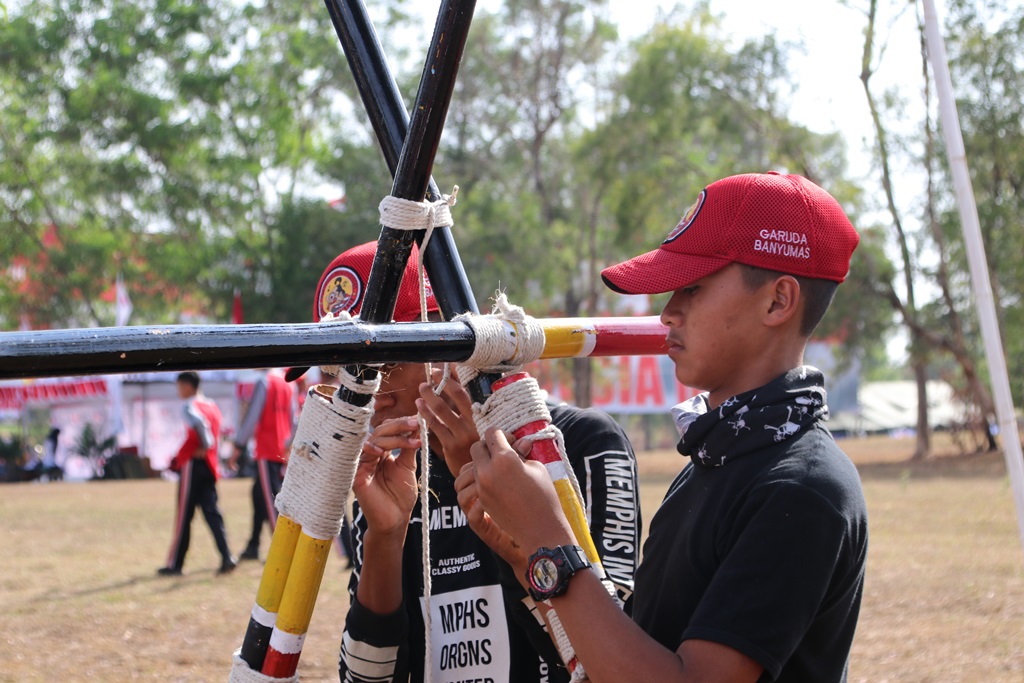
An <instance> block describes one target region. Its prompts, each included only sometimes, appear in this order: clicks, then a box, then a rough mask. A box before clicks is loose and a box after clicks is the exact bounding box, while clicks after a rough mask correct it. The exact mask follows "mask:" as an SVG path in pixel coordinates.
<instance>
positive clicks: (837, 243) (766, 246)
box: [601, 171, 860, 294]
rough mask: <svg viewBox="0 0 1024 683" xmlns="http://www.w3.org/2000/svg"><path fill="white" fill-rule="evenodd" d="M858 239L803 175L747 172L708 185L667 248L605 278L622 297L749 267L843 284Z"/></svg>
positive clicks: (630, 262) (830, 202) (610, 270)
mask: <svg viewBox="0 0 1024 683" xmlns="http://www.w3.org/2000/svg"><path fill="white" fill-rule="evenodd" d="M858 241H860V236H859V235H858V234H857V231H856V230H855V229H854V227H853V225H852V224H851V223H850V219H849V218H847V217H846V212H845V211H843V207H841V206H840V205H839V202H837V201H836V200H835V198H834V197H832V195H830V194H829V193H828V192H826V191H825V190H823V189H821V188H820V187H818V186H817V185H815V184H814V183H812V182H811V181H809V180H807V179H806V178H804V177H803V176H799V175H781V174H779V173H777V172H775V171H769V172H768V173H746V174H742V175H734V176H729V177H728V178H723V179H722V180H718V181H716V182H714V183H712V184H710V185H708V186H707V187H706V188H704V189H703V190H702V191H701V193H700V195H698V196H697V201H695V202H694V203H693V204H692V205H691V206H690V208H689V209H687V210H686V213H684V214H683V217H682V218H681V219H680V221H679V223H678V225H676V226H675V227H674V228H673V229H672V230H671V231H670V232H669V234H668V237H667V238H666V239H665V241H664V242H662V243H661V246H659V247H658V248H657V249H655V250H653V251H649V252H647V253H645V254H640V255H639V256H635V257H633V258H631V259H629V260H628V261H624V262H622V263H619V264H617V265H614V266H609V267H608V268H605V269H604V270H602V271H601V277H602V278H603V279H604V282H605V284H606V285H608V286H609V287H610V288H611V289H613V290H615V291H616V292H620V293H623V294H660V293H662V292H671V291H674V290H676V289H680V288H681V287H686V286H687V285H690V284H692V283H693V282H696V281H697V280H699V279H701V278H703V277H707V276H708V275H711V274H712V273H714V272H717V271H719V270H721V269H722V268H724V267H725V266H727V265H729V264H730V263H743V264H746V265H748V266H754V267H757V268H764V269H767V270H776V271H779V272H782V273H786V274H787V275H796V276H799V277H807V278H814V279H820V280H833V281H835V282H842V281H843V280H845V279H846V275H847V273H849V271H850V256H851V255H852V254H853V250H854V249H855V248H856V247H857V242H858Z"/></svg>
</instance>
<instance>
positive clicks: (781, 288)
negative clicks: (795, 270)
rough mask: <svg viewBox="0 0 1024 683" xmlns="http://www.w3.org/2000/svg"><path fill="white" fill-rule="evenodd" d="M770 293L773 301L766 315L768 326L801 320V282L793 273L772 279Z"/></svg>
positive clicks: (765, 321)
mask: <svg viewBox="0 0 1024 683" xmlns="http://www.w3.org/2000/svg"><path fill="white" fill-rule="evenodd" d="M770 287H771V289H770V290H769V294H770V296H771V303H770V305H769V307H768V312H767V313H766V314H765V316H764V323H765V325H767V326H768V327H779V326H780V325H785V324H787V323H789V322H790V321H791V320H796V321H799V314H800V309H801V306H802V304H801V298H802V297H801V292H800V283H799V282H797V281H796V278H795V277H793V276H792V275H782V276H780V277H778V278H776V279H775V280H773V281H772V283H771V285H770Z"/></svg>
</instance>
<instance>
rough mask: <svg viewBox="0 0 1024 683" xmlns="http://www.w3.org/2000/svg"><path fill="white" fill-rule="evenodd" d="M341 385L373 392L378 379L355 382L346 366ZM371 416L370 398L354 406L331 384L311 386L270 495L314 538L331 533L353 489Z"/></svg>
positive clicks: (280, 509)
mask: <svg viewBox="0 0 1024 683" xmlns="http://www.w3.org/2000/svg"><path fill="white" fill-rule="evenodd" d="M339 378H340V380H341V386H342V387H344V388H346V389H348V390H350V391H352V392H354V393H358V394H364V395H370V396H372V395H373V394H374V393H375V392H376V390H377V387H378V386H379V384H380V381H379V378H378V379H377V380H376V381H374V382H358V381H357V380H356V378H355V377H353V376H352V375H351V374H349V373H348V372H347V371H345V370H342V371H341V373H340V374H339ZM372 415H373V402H372V401H370V402H368V404H367V405H365V406H355V405H352V404H351V403H348V402H347V401H344V400H342V399H340V398H339V396H338V393H337V392H336V391H335V387H333V386H331V385H329V384H319V385H316V386H314V387H310V389H309V391H308V392H307V394H306V402H305V404H304V405H303V408H302V415H301V416H300V417H299V424H298V426H297V427H296V430H295V438H294V439H293V440H292V450H291V455H290V457H289V458H288V476H286V477H285V480H284V484H282V486H281V491H280V493H278V494H277V498H276V499H275V503H276V507H277V510H278V512H279V513H280V514H282V515H284V516H286V517H288V518H289V519H291V520H294V521H295V522H296V523H298V524H300V525H302V531H303V532H304V533H305V534H306V535H308V536H310V537H311V538H316V539H319V540H328V539H333V538H335V537H336V536H337V535H338V533H339V532H340V531H341V519H342V516H343V514H344V512H345V506H346V504H347V503H348V495H349V492H350V491H351V490H352V480H353V479H354V478H355V472H356V467H357V466H358V464H359V453H360V450H361V448H362V444H363V441H364V440H365V439H366V434H367V431H368V428H369V424H370V417H371V416H372Z"/></svg>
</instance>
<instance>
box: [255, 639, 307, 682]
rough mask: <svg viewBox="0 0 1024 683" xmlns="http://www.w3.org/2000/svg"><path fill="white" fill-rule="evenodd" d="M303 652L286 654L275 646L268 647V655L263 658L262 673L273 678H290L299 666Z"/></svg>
mask: <svg viewBox="0 0 1024 683" xmlns="http://www.w3.org/2000/svg"><path fill="white" fill-rule="evenodd" d="M301 655H302V653H301V652H295V653H293V654H285V653H283V652H278V651H277V650H275V649H274V648H273V646H271V647H269V648H267V656H266V658H265V659H264V660H263V671H261V673H262V674H264V675H266V676H271V677H273V678H290V677H291V676H294V675H295V672H296V670H298V668H299V657H300V656H301Z"/></svg>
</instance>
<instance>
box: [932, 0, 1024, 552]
mask: <svg viewBox="0 0 1024 683" xmlns="http://www.w3.org/2000/svg"><path fill="white" fill-rule="evenodd" d="M923 2H924V24H925V39H926V41H927V45H928V58H929V60H930V61H931V64H932V73H933V74H934V75H935V90H936V92H937V93H938V97H939V120H940V121H941V122H942V133H943V137H944V138H945V140H946V152H947V155H948V156H949V167H950V170H951V171H952V173H953V186H954V188H955V189H956V196H957V204H958V205H959V208H960V223H961V228H962V230H963V233H964V243H965V245H966V247H967V262H968V265H969V267H970V271H971V283H972V284H973V287H974V297H975V303H976V305H977V310H978V320H979V322H980V323H981V336H982V338H983V339H984V342H985V357H986V359H987V360H988V369H989V374H990V375H991V377H992V397H993V400H994V401H995V408H996V418H997V419H998V424H999V436H1000V437H1001V438H1002V442H1003V455H1004V456H1005V458H1006V471H1007V472H1008V473H1009V475H1010V484H1011V485H1012V487H1013V500H1014V503H1015V504H1016V508H1017V526H1018V529H1019V531H1020V535H1021V544H1022V547H1024V459H1022V456H1021V444H1020V438H1019V435H1018V432H1017V419H1016V416H1015V414H1014V409H1013V396H1012V394H1011V393H1010V380H1009V374H1008V373H1007V370H1006V357H1005V356H1004V355H1003V342H1002V337H1001V336H1000V334H999V323H998V320H997V319H996V308H995V304H994V302H993V298H992V285H991V282H990V281H989V277H988V261H987V259H986V258H985V245H984V243H983V242H982V240H981V227H980V225H979V221H978V207H977V205H976V204H975V203H974V190H973V188H972V187H971V176H970V173H969V172H968V170H967V155H966V152H965V151H964V139H963V134H962V133H961V132H960V119H959V117H958V116H957V112H956V101H955V100H954V98H953V81H952V79H951V78H950V76H949V63H948V62H947V60H946V46H945V43H944V42H943V40H942V32H941V31H940V30H939V21H938V18H937V16H936V13H935V2H934V0H923Z"/></svg>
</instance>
